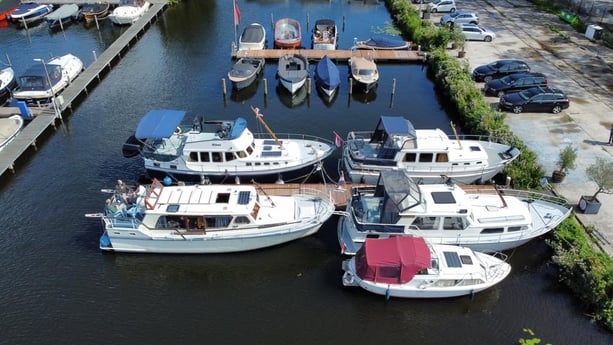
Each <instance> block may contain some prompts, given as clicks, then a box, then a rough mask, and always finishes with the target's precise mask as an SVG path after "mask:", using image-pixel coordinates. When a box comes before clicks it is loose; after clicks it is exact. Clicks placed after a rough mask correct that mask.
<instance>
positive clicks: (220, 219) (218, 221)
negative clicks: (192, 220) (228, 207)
mask: <svg viewBox="0 0 613 345" xmlns="http://www.w3.org/2000/svg"><path fill="white" fill-rule="evenodd" d="M231 220H232V216H221V215H219V216H205V217H204V221H205V223H206V228H207V230H211V229H220V228H227V227H228V224H230V221H231Z"/></svg>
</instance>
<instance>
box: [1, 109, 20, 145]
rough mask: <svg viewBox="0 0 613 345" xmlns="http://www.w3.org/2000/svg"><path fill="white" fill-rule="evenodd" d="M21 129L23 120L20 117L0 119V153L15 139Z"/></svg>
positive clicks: (13, 116)
mask: <svg viewBox="0 0 613 345" xmlns="http://www.w3.org/2000/svg"><path fill="white" fill-rule="evenodd" d="M22 128H23V118H22V117H21V115H11V116H10V117H8V118H0V151H2V150H3V149H4V148H5V147H6V146H7V145H8V143H10V142H11V141H13V139H15V137H16V136H17V135H18V134H19V132H21V129H22Z"/></svg>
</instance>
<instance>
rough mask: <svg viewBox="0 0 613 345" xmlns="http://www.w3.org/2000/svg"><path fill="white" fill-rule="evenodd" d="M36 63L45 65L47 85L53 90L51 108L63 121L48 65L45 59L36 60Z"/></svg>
mask: <svg viewBox="0 0 613 345" xmlns="http://www.w3.org/2000/svg"><path fill="white" fill-rule="evenodd" d="M34 61H37V62H40V63H42V64H43V69H44V70H45V76H46V77H47V84H49V87H50V88H51V106H53V112H54V113H55V117H57V118H58V119H60V120H62V113H61V112H59V109H58V108H57V106H56V104H55V91H54V90H53V85H51V77H50V76H49V71H48V70H47V63H46V62H45V60H43V59H34Z"/></svg>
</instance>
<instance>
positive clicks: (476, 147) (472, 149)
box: [470, 146, 481, 152]
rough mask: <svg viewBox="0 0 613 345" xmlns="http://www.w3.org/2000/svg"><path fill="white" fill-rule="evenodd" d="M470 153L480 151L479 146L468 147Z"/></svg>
mask: <svg viewBox="0 0 613 345" xmlns="http://www.w3.org/2000/svg"><path fill="white" fill-rule="evenodd" d="M470 151H472V152H476V151H481V148H480V147H479V146H470Z"/></svg>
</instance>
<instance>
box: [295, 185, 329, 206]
mask: <svg viewBox="0 0 613 345" xmlns="http://www.w3.org/2000/svg"><path fill="white" fill-rule="evenodd" d="M334 190H336V189H332V188H329V189H326V190H320V189H316V188H309V187H304V186H303V185H301V186H300V194H306V195H311V196H314V197H318V198H321V199H323V200H328V201H330V202H332V203H333V204H334V197H333V196H332V192H333V191H334Z"/></svg>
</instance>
